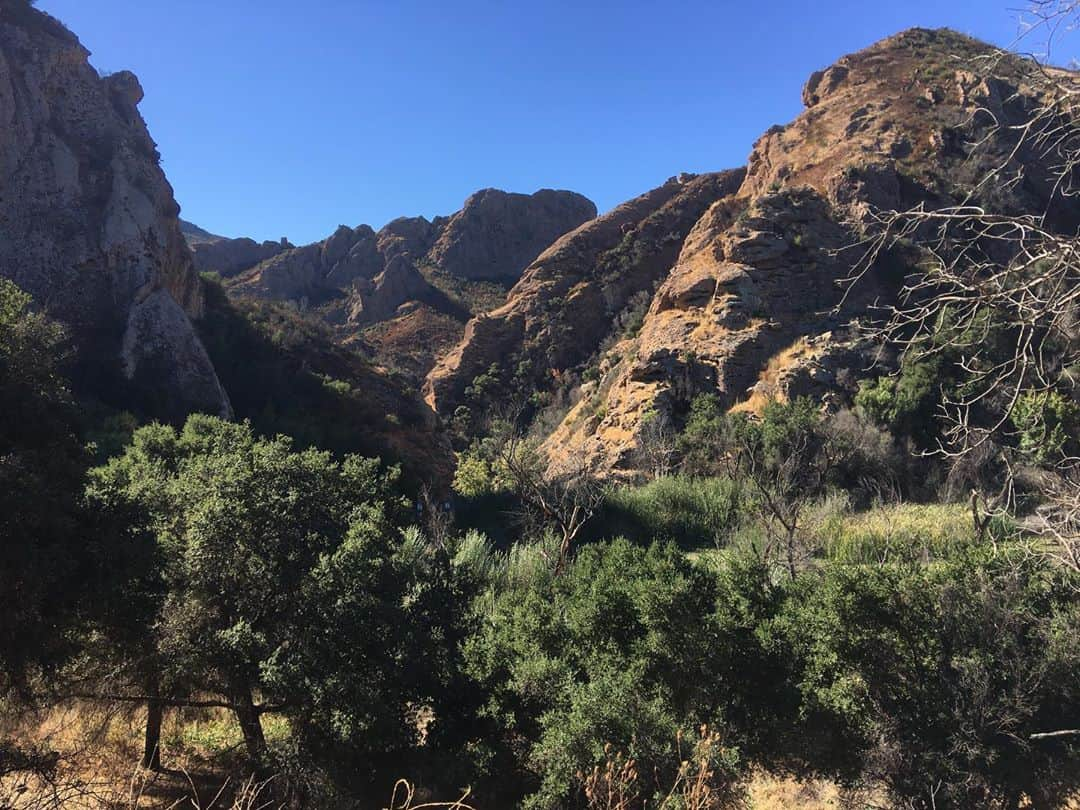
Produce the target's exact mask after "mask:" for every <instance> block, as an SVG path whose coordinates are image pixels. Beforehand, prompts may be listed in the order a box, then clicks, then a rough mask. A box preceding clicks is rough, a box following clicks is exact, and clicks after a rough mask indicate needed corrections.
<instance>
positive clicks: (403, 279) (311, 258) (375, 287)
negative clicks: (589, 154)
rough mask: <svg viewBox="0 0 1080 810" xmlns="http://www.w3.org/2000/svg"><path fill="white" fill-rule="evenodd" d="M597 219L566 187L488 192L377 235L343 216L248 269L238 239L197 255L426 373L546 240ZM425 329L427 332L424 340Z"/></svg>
mask: <svg viewBox="0 0 1080 810" xmlns="http://www.w3.org/2000/svg"><path fill="white" fill-rule="evenodd" d="M595 216H596V206H595V205H593V203H592V202H590V201H589V200H587V199H586V198H585V197H582V196H581V195H580V194H575V193H573V192H569V191H552V190H549V189H544V190H541V191H538V192H536V193H535V194H531V195H528V194H511V193H507V192H504V191H498V190H495V189H486V190H483V191H479V192H477V193H476V194H473V195H472V196H471V197H469V199H468V200H466V201H465V205H464V206H463V207H462V209H461V210H460V211H458V212H457V213H455V214H453V215H451V216H448V217H436V218H435V219H434V220H431V221H429V220H427V219H425V218H424V217H402V218H399V219H395V220H394V221H392V222H390V223H389V224H387V225H386V226H385V227H383V228H382V229H381V230H379V231H377V232H376V231H375V230H374V229H372V228H371V227H370V226H368V225H360V226H358V227H356V228H350V227H347V226H345V225H342V226H340V227H339V228H338V229H337V230H336V231H335V232H334V233H333V235H331V236H330V237H329V238H328V239H326V240H324V241H322V242H318V243H315V244H311V245H305V246H303V247H298V248H291V247H290V248H286V249H278V247H277V246H273V245H272V243H269V244H267V245H266V246H264V247H266V248H267V249H270V250H271V252H272V255H271V256H269V257H268V258H266V259H265V260H262V261H259V262H257V263H252V264H251V265H249V266H248V267H247V268H246V269H244V270H242V271H241V272H239V273H236V272H234V268H235V267H236V266H237V265H238V263H237V262H233V261H231V259H232V258H234V255H235V251H236V242H237V240H227V241H226V242H225V243H222V242H217V243H210V244H200V245H199V246H198V247H197V248H196V257H197V260H198V261H200V262H201V261H202V260H203V259H204V258H205V260H206V264H205V265H204V266H202V267H200V269H205V270H211V271H214V272H217V273H219V274H220V275H222V276H223V277H225V278H227V279H228V281H227V286H228V289H229V291H230V293H231V294H232V295H233V296H235V297H237V298H241V299H258V300H270V301H284V302H291V303H292V304H293V305H294V306H296V307H297V308H298V309H300V310H304V311H308V312H310V313H311V314H313V315H314V316H316V317H318V318H320V319H322V320H323V321H325V322H326V323H328V324H330V325H331V326H332V327H334V328H335V330H336V332H337V334H338V337H339V339H340V340H342V341H343V342H348V343H353V344H356V345H359V346H362V347H366V349H367V350H368V353H369V355H370V356H373V357H375V358H376V359H377V360H379V361H381V362H384V363H386V364H388V365H392V366H394V367H396V368H400V369H402V370H404V371H406V372H408V373H410V374H411V375H413V377H414V379H415V380H416V381H417V382H419V381H420V380H422V378H423V376H424V374H426V373H427V371H428V369H430V367H431V366H432V365H433V364H434V362H435V356H436V354H437V353H438V352H439V351H440V350H441V349H443V348H445V347H447V346H449V345H451V344H452V343H454V342H455V341H456V340H457V339H458V338H460V336H461V331H462V329H463V328H464V324H465V321H466V320H467V319H468V317H469V316H470V315H471V314H475V313H476V312H477V311H482V310H485V309H487V308H490V303H489V302H490V300H491V299H492V298H493V297H494V298H496V299H498V300H499V301H500V302H501V298H502V296H503V294H504V293H505V290H506V288H507V287H509V286H510V285H511V284H513V283H514V281H516V280H517V278H518V277H519V276H520V275H521V272H522V271H523V270H524V269H525V267H526V266H527V265H528V264H529V263H530V262H531V261H532V260H533V259H535V258H536V256H537V255H538V254H539V253H540V252H541V251H542V250H543V249H544V248H546V247H547V246H548V245H550V244H551V243H552V242H554V241H555V240H556V239H558V238H559V237H560V236H562V235H563V234H564V233H566V232H567V231H569V230H572V229H574V228H576V227H577V226H578V225H581V224H582V223H583V222H586V221H587V220H590V219H592V218H593V217H595ZM247 241H248V242H250V240H247ZM251 245H254V243H253V242H252V243H251ZM245 258H246V257H245ZM376 325H378V326H379V328H378V329H377V330H373V329H372V327H375V326H376ZM418 333H424V334H426V335H428V336H429V337H430V339H429V340H427V341H424V342H423V343H421V344H419V345H418V344H416V343H415V341H414V340H413V338H414V337H415V336H416V335H417V334H418Z"/></svg>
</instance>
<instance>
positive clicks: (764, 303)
mask: <svg viewBox="0 0 1080 810" xmlns="http://www.w3.org/2000/svg"><path fill="white" fill-rule="evenodd" d="M990 56H995V57H996V58H995V59H993V60H990V59H988V58H987V57H990ZM991 63H992V64H993V65H994V66H995V67H994V73H995V76H996V78H992V79H991V78H986V77H983V76H980V74H979V66H980V65H987V64H991ZM1024 74H1025V68H1024V65H1023V63H1021V62H1020V60H1018V59H1016V58H1014V57H1007V56H1006V57H1002V56H1000V55H999V54H997V53H996V52H995V51H994V50H993V49H992V48H991V47H990V46H987V45H983V44H982V43H979V42H977V41H975V40H972V39H969V38H967V37H964V36H961V35H959V34H956V33H953V32H950V31H927V30H921V29H914V30H911V31H907V32H904V33H902V34H898V35H896V36H894V37H890V38H889V39H887V40H884V41H882V42H880V43H878V44H877V45H874V46H872V47H871V48H868V49H867V50H865V51H862V52H860V53H857V54H853V55H851V56H848V57H845V58H843V59H841V60H840V61H839V62H838V63H837V64H836V65H833V66H832V67H830V68H828V69H826V70H823V71H820V72H818V73H815V74H814V75H813V76H812V77H811V78H810V81H809V82H808V83H807V85H806V87H805V89H804V92H803V101H804V103H805V105H806V107H807V109H806V110H805V112H803V114H802V115H800V116H799V117H798V118H797V119H796V120H795V121H793V122H792V123H790V124H788V125H786V126H782V127H773V128H772V129H770V130H769V131H768V132H767V133H766V134H765V135H764V136H763V137H762V138H761V139H760V140H759V141H758V142H757V143H756V144H755V145H754V149H753V152H752V154H751V156H750V160H749V163H748V166H747V169H746V171H745V172H740V173H733V174H729V175H726V180H725V181H719V180H715V181H713V182H714V186H713V188H712V189H711V191H710V192H709V193H708V194H705V195H704V196H703V198H702V199H703V201H704V203H705V204H704V205H701V206H700V207H698V208H694V207H688V208H687V210H686V213H687V214H688V217H687V218H686V219H681V220H680V222H679V227H672V228H671V229H670V231H669V236H668V238H669V239H670V240H671V247H670V248H669V249H668V250H667V251H665V252H662V253H660V254H657V256H658V258H657V261H658V262H661V264H660V266H657V265H650V266H649V267H650V270H649V272H647V273H644V274H641V275H639V270H638V268H639V267H640V266H641V265H640V264H639V263H637V262H635V261H630V262H629V263H625V264H623V263H621V262H620V263H619V265H618V267H619V272H616V273H614V274H613V275H612V278H613V279H615V280H616V281H615V282H614V283H612V282H611V281H609V282H606V283H605V284H603V285H598V284H597V283H596V279H597V278H599V277H600V276H602V275H604V273H603V271H602V270H601V268H602V267H603V266H604V265H605V262H606V261H607V259H606V258H605V257H609V256H612V255H618V254H619V253H623V252H624V251H623V250H618V251H615V252H614V253H612V252H611V251H612V250H613V246H612V243H611V239H612V236H611V234H610V232H609V233H608V234H606V235H604V236H603V237H602V238H603V239H606V240H608V243H607V245H606V247H604V248H603V249H600V250H597V248H596V244H595V243H593V242H592V241H591V240H590V238H589V236H590V234H591V233H596V234H601V233H602V232H603V229H605V228H610V227H611V226H609V225H608V222H609V219H608V218H604V217H602V218H601V219H599V220H597V221H596V222H594V223H590V224H589V225H586V226H584V227H583V228H581V229H579V230H578V231H576V232H575V233H573V234H570V235H568V236H567V237H564V239H563V240H561V241H560V242H559V243H557V244H556V245H554V246H553V247H552V248H550V249H549V250H548V251H546V252H545V253H544V255H543V256H541V257H540V258H539V259H538V260H537V261H536V262H534V264H533V265H532V266H531V267H530V268H529V270H527V271H526V273H525V274H524V275H523V277H522V279H521V280H520V281H519V282H518V284H517V285H516V286H515V287H514V288H513V289H512V290H511V291H510V293H509V296H508V301H507V304H506V305H505V306H504V307H502V308H500V309H498V310H496V311H494V312H492V313H490V314H489V315H487V316H484V317H480V318H477V319H474V320H473V321H471V322H470V323H469V325H468V326H467V328H466V330H465V335H464V338H463V339H462V341H461V342H460V343H459V344H458V346H456V347H455V348H454V349H452V350H451V351H450V352H449V353H448V354H447V355H446V356H445V358H444V359H443V360H442V361H441V362H440V363H439V364H438V365H437V366H436V367H435V368H434V370H433V371H432V372H431V373H430V375H429V376H428V379H427V383H426V388H425V393H426V396H427V398H428V401H429V402H430V403H431V404H432V405H433V406H434V407H435V408H436V409H437V410H438V411H439V412H440V413H442V414H444V415H450V414H453V413H454V412H455V410H456V409H458V408H460V407H462V406H466V407H469V408H478V407H485V406H486V405H490V403H485V402H474V401H472V399H471V397H473V398H475V397H476V391H477V387H476V386H475V385H473V381H474V380H475V379H477V378H478V376H480V375H483V377H482V379H483V380H484V385H485V386H487V388H488V389H490V387H491V385H492V379H493V378H495V379H496V384H501V385H502V386H503V387H502V388H501V389H497V390H498V391H499V392H500V395H501V394H504V393H507V394H508V393H509V392H511V391H512V390H514V388H515V387H516V386H519V385H520V382H521V379H522V375H523V373H524V374H527V375H529V378H530V381H531V382H532V383H533V385H535V386H537V387H539V388H540V390H542V391H543V390H548V391H550V392H552V393H553V394H558V395H560V396H563V397H565V398H568V399H569V401H570V404H571V406H572V407H571V408H570V410H569V412H568V414H567V415H566V416H565V417H564V418H563V419H562V421H561V423H560V424H559V425H558V426H557V427H556V428H555V429H554V431H553V432H552V433H551V434H550V435H549V436H548V438H547V440H546V442H545V443H544V446H543V449H544V451H545V452H546V453H547V455H548V458H549V461H550V463H551V465H552V466H553V467H558V466H560V465H561V464H562V463H564V462H566V461H572V462H573V463H574V465H575V466H577V465H580V464H581V463H583V462H584V463H586V464H589V465H590V466H592V467H593V468H594V469H597V470H600V471H604V472H614V473H615V474H620V473H628V474H629V473H631V472H632V471H633V470H634V469H635V467H636V465H637V464H638V463H639V459H640V458H641V454H640V450H641V449H642V443H643V441H645V440H646V439H645V434H644V432H643V428H644V426H645V425H646V424H648V423H649V422H650V421H651V420H653V419H656V418H664V419H667V420H669V421H670V422H671V423H672V424H673V425H674V426H675V427H676V428H677V427H678V426H679V425H680V424H681V420H682V418H683V417H684V415H685V414H686V412H687V409H688V407H689V404H690V401H691V400H692V399H693V397H694V396H696V395H698V394H700V393H706V392H708V393H712V394H715V395H717V396H718V397H719V398H720V400H721V401H722V402H723V403H724V404H725V405H726V406H727V407H729V408H734V409H743V410H750V411H754V410H756V409H758V408H759V407H760V406H761V405H763V404H764V403H765V402H766V401H767V400H768V399H769V398H771V397H780V398H784V397H790V396H796V395H800V394H813V395H815V396H818V397H821V398H823V399H825V400H828V399H829V398H830V397H831V396H834V394H835V393H836V392H840V393H844V392H845V386H849V385H851V384H852V383H851V376H852V375H851V373H849V372H852V371H854V372H855V373H858V372H859V371H861V370H862V369H864V368H865V366H866V362H867V357H866V354H865V352H866V350H867V347H866V346H864V345H863V344H861V343H860V339H859V337H858V334H859V330H857V329H856V328H854V325H855V324H856V323H857V321H858V320H859V319H860V318H865V317H866V316H867V314H868V312H869V307H870V306H871V304H872V303H873V302H874V301H875V300H888V299H889V298H890V297H891V296H895V294H896V291H897V288H898V284H899V282H900V280H901V278H902V277H903V275H904V272H905V266H906V265H905V262H906V261H909V260H910V259H911V257H904V256H902V255H899V254H897V253H895V252H894V253H886V254H882V255H881V256H879V258H878V260H877V261H876V263H874V264H873V265H872V266H871V267H870V269H869V272H867V273H866V274H865V276H863V278H862V280H861V281H860V283H859V285H857V286H856V287H854V288H851V289H850V290H847V294H846V295H845V294H844V293H845V290H846V289H847V287H846V285H845V280H846V279H848V278H849V277H850V275H851V272H852V269H853V263H854V262H855V261H856V259H858V258H859V257H860V256H861V255H862V254H861V253H860V251H858V250H857V249H856V248H854V247H853V246H854V245H856V244H857V243H858V242H859V240H860V238H861V237H862V236H864V235H865V232H866V231H865V229H866V227H867V226H868V224H869V223H870V222H871V221H872V217H873V212H874V211H875V210H903V209H906V208H908V207H911V206H914V205H917V204H923V205H926V206H931V207H937V206H943V205H950V204H956V203H958V202H960V201H962V200H973V201H974V202H976V203H978V204H981V205H984V206H988V207H993V209H994V210H998V211H1001V212H1003V213H1017V212H1026V213H1032V214H1041V213H1043V212H1046V214H1047V221H1048V222H1052V223H1055V224H1056V225H1057V226H1059V227H1061V228H1062V229H1064V230H1067V231H1069V232H1074V231H1075V229H1076V227H1077V226H1078V225H1080V209H1078V208H1077V207H1076V205H1075V203H1070V202H1069V201H1068V200H1066V201H1062V200H1061V198H1060V197H1058V198H1057V199H1055V198H1054V194H1053V188H1052V186H1051V184H1050V180H1051V177H1052V171H1051V168H1052V167H1051V165H1050V163H1052V156H1049V155H1044V154H1039V153H1038V152H1037V151H1035V150H1033V149H1029V148H1027V147H1026V146H1023V145H1021V146H1020V148H1017V142H1016V135H1015V131H1014V130H1012V129H1010V128H1009V126H1008V125H1009V124H1015V123H1017V122H1019V121H1022V120H1023V119H1024V118H1025V116H1026V115H1027V114H1028V113H1029V112H1030V110H1031V109H1032V107H1033V105H1034V103H1035V101H1034V97H1033V92H1034V91H1032V90H1031V89H1030V88H1029V87H1027V86H1026V85H1025V83H1024ZM992 120H996V121H999V122H1002V123H1003V124H1005V125H1006V126H1005V127H1003V128H1000V129H997V130H994V129H991V126H990V125H991V122H992ZM976 144H978V148H976V146H975V145H976ZM997 165H1000V166H1002V167H1003V169H1002V176H1004V177H1012V176H1016V175H1017V172H1018V170H1019V169H1021V168H1022V169H1023V175H1024V177H1025V181H1024V182H1023V183H1018V184H1005V183H998V184H994V185H993V186H992V187H991V186H989V185H987V186H983V187H981V188H978V189H976V190H975V192H974V196H971V194H972V188H973V186H974V184H973V182H972V181H973V180H974V179H975V178H978V177H982V176H983V175H984V173H985V171H986V170H988V169H989V168H990V167H991V166H997ZM732 177H736V178H737V179H736V181H735V182H731V181H730V179H731V178H732ZM698 182H701V181H700V178H699V179H697V180H692V181H690V182H689V183H685V182H684V183H682V184H679V186H678V187H679V188H691V187H692V186H693V184H694V183H698ZM673 191H674V188H673V187H672V186H671V184H669V185H668V186H665V187H663V188H662V189H658V190H657V191H656V192H651V195H657V196H653V197H650V195H646V196H645V197H642V198H639V199H638V200H634V201H632V202H631V203H628V204H627V205H628V206H630V207H639V208H641V209H643V210H642V211H641V214H645V213H649V212H653V211H659V210H661V206H662V205H663V204H665V202H667V201H669V200H670V201H673V200H675V199H677V197H676V196H675V195H674V194H673V193H672V192H673ZM668 204H670V203H668ZM620 210H622V211H624V212H628V209H627V208H626V207H625V206H624V207H622V208H621V209H616V211H615V212H613V213H612V215H609V217H611V218H613V221H612V224H613V225H614V228H615V232H616V233H618V232H619V231H621V230H622V229H626V238H627V239H628V240H635V239H637V238H638V237H637V236H636V233H638V232H639V231H640V230H641V229H639V228H635V227H634V226H632V225H630V224H629V223H630V222H632V221H633V220H634V219H635V217H638V216H639V215H637V214H630V215H629V216H626V215H624V214H620V213H619V212H620ZM646 244H648V243H646ZM628 246H629V245H628ZM605 251H608V252H605ZM633 255H635V256H640V255H641V254H640V250H636V251H635V252H634V253H633ZM661 260H662V261H661ZM624 278H625V279H647V280H648V281H649V282H650V284H651V283H655V284H656V288H655V292H653V290H652V288H651V286H650V284H643V283H640V282H631V283H629V285H628V286H627V287H625V288H623V287H620V286H619V281H618V280H620V279H624ZM601 289H602V290H604V294H601V292H600V290H601ZM611 289H616V290H618V289H629V290H639V291H643V293H644V299H645V300H644V301H643V303H644V306H645V312H644V316H643V318H641V319H640V329H632V330H623V331H622V332H621V333H611V334H608V335H607V336H606V338H605V337H604V330H605V328H606V326H608V325H610V322H611V320H610V315H611V312H612V307H611V305H610V304H609V300H610V301H612V302H613V303H614V305H615V306H618V305H620V304H621V303H622V302H624V301H626V300H628V299H626V298H625V297H620V296H615V297H614V298H613V299H609V297H608V296H609V295H610V293H609V292H608V291H610V290H611ZM639 300H640V299H639ZM602 313H603V314H602ZM609 331H610V330H609ZM598 336H599V337H598ZM560 386H561V387H563V388H564V389H565V388H567V387H570V390H569V391H567V390H562V391H560V390H559V388H560ZM846 393H850V390H847V391H846Z"/></svg>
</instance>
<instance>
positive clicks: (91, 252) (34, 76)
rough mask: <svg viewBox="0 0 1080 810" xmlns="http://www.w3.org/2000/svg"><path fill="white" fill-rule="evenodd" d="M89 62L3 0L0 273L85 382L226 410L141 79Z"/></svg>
mask: <svg viewBox="0 0 1080 810" xmlns="http://www.w3.org/2000/svg"><path fill="white" fill-rule="evenodd" d="M88 60H89V54H88V52H87V51H86V49H85V48H83V47H82V46H81V45H80V43H79V41H78V39H77V38H76V37H75V36H74V35H73V34H71V33H70V32H69V31H68V30H67V29H65V28H64V27H63V26H62V25H60V24H59V23H58V22H56V21H55V20H53V19H52V18H51V17H49V16H48V15H46V14H43V13H41V12H38V11H35V10H33V9H32V8H30V7H29V5H28V4H26V3H20V2H14V0H8V2H5V3H3V4H2V5H0V273H2V274H3V275H4V276H6V277H8V278H10V279H12V280H14V281H15V282H16V283H17V284H18V285H19V286H21V287H22V288H23V289H25V290H26V291H27V292H29V293H30V294H31V295H32V296H33V297H34V300H35V301H36V302H37V304H38V305H39V306H42V307H44V308H46V309H47V310H48V311H49V312H50V313H51V314H53V315H54V316H55V317H56V318H58V319H59V320H61V321H62V322H63V323H65V324H66V325H67V326H68V327H69V329H70V331H71V333H72V336H73V338H74V340H75V342H76V344H77V348H78V354H79V363H78V369H77V371H76V377H77V382H78V383H79V384H80V385H81V386H82V387H84V388H88V389H90V390H92V391H93V392H94V393H95V394H98V395H101V396H103V397H106V398H107V397H109V396H111V395H114V394H116V393H117V389H118V387H119V388H124V389H126V390H127V391H128V392H129V394H130V395H131V396H134V397H135V398H136V399H140V400H141V401H142V402H143V404H145V405H146V406H147V407H148V409H150V410H152V411H153V412H155V414H156V415H158V416H168V417H173V416H177V415H179V414H183V413H186V412H188V411H191V410H205V411H210V412H213V413H221V414H228V413H230V406H229V400H228V397H227V396H226V394H225V391H224V389H223V388H222V386H221V384H220V382H219V381H218V378H217V375H216V374H215V372H214V368H213V366H212V364H211V362H210V360H209V358H208V356H207V354H206V351H205V350H204V348H203V346H202V344H201V342H200V340H199V338H198V337H197V335H196V333H195V330H194V329H193V327H192V323H191V319H192V318H197V317H199V315H200V314H201V313H202V311H203V305H204V300H203V290H202V286H201V284H200V282H199V277H198V275H197V274H196V272H195V270H194V267H193V265H192V259H191V254H190V253H189V251H188V249H187V246H186V245H185V243H184V239H183V237H182V235H181V233H180V227H179V223H178V219H177V216H178V214H179V207H178V206H177V204H176V201H175V200H174V199H173V193H172V189H171V187H170V186H169V184H168V182H167V181H166V179H165V176H164V174H163V173H162V171H161V168H160V166H159V155H158V153H157V149H156V147H155V144H154V142H153V140H152V139H151V137H150V134H149V133H148V132H147V129H146V125H145V123H144V122H143V119H142V117H141V116H140V115H139V111H138V104H139V102H140V101H141V100H142V95H143V93H142V88H141V87H140V85H139V82H138V80H137V79H136V78H135V76H134V75H132V74H131V73H127V72H121V73H115V74H113V75H111V76H107V77H104V78H103V77H101V76H99V75H98V73H97V71H96V70H94V68H93V67H91V66H90V63H89V61H88ZM148 392H149V396H147V397H142V394H144V393H148Z"/></svg>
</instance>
